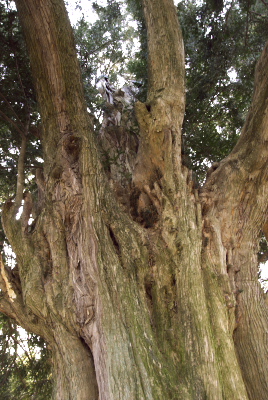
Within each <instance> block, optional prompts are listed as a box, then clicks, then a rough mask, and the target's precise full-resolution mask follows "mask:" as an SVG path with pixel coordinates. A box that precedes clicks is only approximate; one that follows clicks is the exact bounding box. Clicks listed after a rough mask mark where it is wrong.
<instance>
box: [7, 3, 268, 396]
mask: <svg viewBox="0 0 268 400" xmlns="http://www.w3.org/2000/svg"><path fill="white" fill-rule="evenodd" d="M143 3H144V4H143V5H144V15H145V19H146V24H147V31H148V46H149V82H150V88H149V93H148V99H147V102H146V104H142V103H138V104H137V105H136V114H137V119H138V122H139V127H140V143H139V149H138V153H137V159H136V164H135V167H134V168H133V176H132V190H131V191H130V193H129V195H130V203H131V207H132V210H128V211H126V209H125V208H123V207H122V206H121V204H120V201H119V200H118V198H117V196H116V193H115V192H114V191H113V189H112V188H111V185H110V184H109V182H108V179H107V177H106V175H105V172H104V170H103V168H102V166H101V162H100V156H99V154H98V150H97V145H96V143H95V139H94V134H93V129H92V127H91V124H90V120H89V118H88V115H87V111H86V105H85V102H84V99H83V90H82V83H81V77H80V71H79V67H78V63H77V60H76V55H75V46H74V42H73V36H72V31H71V27H70V23H69V21H68V16H67V13H66V11H65V8H64V4H63V2H62V1H61V0H53V1H52V0H46V1H45V0H17V1H16V4H17V8H18V11H19V16H20V20H21V23H22V26H23V29H24V33H25V37H26V42H27V46H28V49H29V54H30V59H31V64H32V70H33V76H34V79H35V82H36V89H37V94H38V99H39V107H40V113H41V118H42V125H43V135H42V143H43V148H44V174H43V175H44V177H43V178H42V183H40V179H38V181H39V186H40V187H41V186H42V187H41V189H40V190H41V192H42V207H41V208H40V212H39V214H38V215H37V217H36V220H35V221H34V223H33V224H30V222H29V221H28V219H29V217H30V216H31V215H32V201H31V196H30V194H25V199H26V200H27V201H25V203H24V204H25V205H24V212H23V216H22V217H21V218H20V219H16V214H17V209H18V205H17V204H16V202H15V203H14V202H12V201H8V202H7V203H6V205H5V207H4V209H3V225H4V229H5V232H6V235H7V237H8V239H9V241H10V243H11V245H12V247H13V250H14V252H15V253H16V256H17V263H18V272H17V269H16V271H15V270H9V269H8V268H6V267H4V265H2V264H1V279H0V283H1V297H0V310H1V311H2V312H4V313H6V314H7V315H10V316H12V317H13V318H15V319H16V320H17V321H18V323H19V324H21V325H22V326H23V327H25V328H26V329H28V330H30V331H32V332H35V333H37V334H38V335H41V336H42V337H44V339H45V340H46V341H47V342H48V343H49V345H50V347H51V349H52V354H53V365H54V371H55V389H54V398H55V399H58V400H59V399H60V400H67V399H70V400H75V399H77V400H97V399H99V400H126V399H129V400H135V399H136V400H143V399H144V400H145V399H146V400H157V399H159V400H160V399H161V400H163V399H170V400H172V399H174V400H179V399H181V400H200V399H210V400H227V399H228V400H230V399H236V400H265V399H266V398H267V379H268V371H267V367H268V363H267V346H266V344H267V332H268V329H267V328H268V327H267V326H266V325H267V307H266V305H265V303H264V294H263V293H262V291H261V288H260V286H259V284H258V281H257V258H256V253H257V243H258V236H259V232H260V230H261V228H262V226H263V225H264V223H265V222H266V219H267V201H266V199H267V190H268V186H267V184H266V182H267V156H268V154H267V149H266V147H265V143H266V141H267V139H266V136H267V134H268V132H267V127H268V124H267V122H268V121H267V115H268V114H267V85H268V77H267V76H266V75H267V71H268V68H267V64H268V62H267V47H266V49H265V50H264V53H263V55H262V56H261V59H260V61H259V63H258V66H257V70H256V83H255V94H254V98H253V102H252V108H251V110H250V112H249V115H248V119H247V121H246V124H245V127H244V129H243V132H242V134H241V139H240V141H239V142H238V144H237V146H236V147H235V149H234V150H233V152H232V153H231V154H230V155H229V156H228V157H227V158H226V159H224V160H223V161H222V162H221V163H219V164H218V165H217V168H216V166H215V168H212V170H211V171H210V175H209V176H208V178H207V181H206V183H205V184H204V186H203V188H202V189H201V190H198V189H197V188H196V187H195V185H194V183H193V179H192V175H191V171H189V170H188V169H187V168H186V167H185V166H183V165H182V163H181V125H182V120H183V114H184V102H185V95H184V92H185V89H184V54H183V42H182V36H181V32H180V28H179V24H178V20H177V15H176V10H175V7H174V4H173V2H172V0H158V1H156V0H144V2H143ZM133 210H134V211H133ZM25 221H26V223H25Z"/></svg>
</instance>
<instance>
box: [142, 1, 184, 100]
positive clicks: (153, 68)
mask: <svg viewBox="0 0 268 400" xmlns="http://www.w3.org/2000/svg"><path fill="white" fill-rule="evenodd" d="M143 5H144V16H145V21H146V27H147V38H148V50H149V60H148V65H149V93H148V101H149V102H150V101H151V100H152V99H153V98H154V97H155V96H158V95H161V92H163V90H165V91H166V92H172V93H173V92H175V91H176V94H177V96H178V98H180V97H181V96H182V97H184V68H185V66H184V64H185V61H184V46H183V39H182V34H181V29H180V26H179V21H178V16H177V12H176V9H175V6H174V2H173V0H161V1H160V0H156V1H148V0H143Z"/></svg>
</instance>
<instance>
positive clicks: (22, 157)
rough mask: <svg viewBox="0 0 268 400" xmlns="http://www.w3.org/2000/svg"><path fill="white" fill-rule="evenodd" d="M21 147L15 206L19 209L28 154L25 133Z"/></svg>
mask: <svg viewBox="0 0 268 400" xmlns="http://www.w3.org/2000/svg"><path fill="white" fill-rule="evenodd" d="M21 138H22V140H21V149H20V155H19V159H18V177H17V190H16V198H15V203H14V207H15V210H16V211H17V210H18V209H19V207H20V206H21V202H22V200H23V191H24V180H25V178H24V161H25V155H26V148H27V137H26V135H25V134H23V135H22V136H21Z"/></svg>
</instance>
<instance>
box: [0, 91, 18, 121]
mask: <svg viewBox="0 0 268 400" xmlns="http://www.w3.org/2000/svg"><path fill="white" fill-rule="evenodd" d="M0 97H2V99H3V100H4V102H5V103H6V104H7V105H8V107H9V108H10V109H11V111H12V112H13V114H14V115H15V117H16V118H17V119H18V121H19V123H20V125H21V126H22V127H23V123H22V122H21V121H20V119H19V117H18V114H17V113H16V111H15V110H14V108H13V107H12V105H11V104H10V102H9V101H8V99H7V98H6V97H5V96H4V95H3V93H1V92H0ZM2 114H4V113H2ZM4 115H5V114H4Z"/></svg>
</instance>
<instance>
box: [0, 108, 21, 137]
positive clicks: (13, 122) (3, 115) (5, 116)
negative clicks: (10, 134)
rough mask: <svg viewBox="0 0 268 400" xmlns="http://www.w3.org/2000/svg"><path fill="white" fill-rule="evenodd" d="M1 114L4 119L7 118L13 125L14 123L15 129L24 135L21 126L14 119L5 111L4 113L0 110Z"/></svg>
mask: <svg viewBox="0 0 268 400" xmlns="http://www.w3.org/2000/svg"><path fill="white" fill-rule="evenodd" d="M0 115H1V116H2V117H3V119H5V120H6V121H7V122H9V123H10V124H11V125H13V126H14V127H15V129H16V130H17V131H18V132H19V134H20V135H23V132H22V130H20V128H19V127H18V125H17V124H16V122H15V121H13V120H12V119H10V118H9V117H8V116H7V115H6V114H5V113H3V112H2V111H1V110H0Z"/></svg>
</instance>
